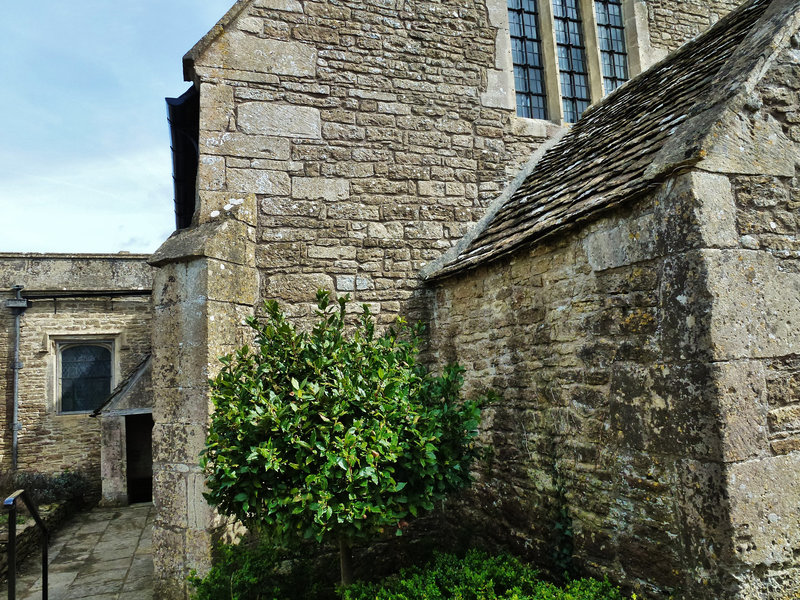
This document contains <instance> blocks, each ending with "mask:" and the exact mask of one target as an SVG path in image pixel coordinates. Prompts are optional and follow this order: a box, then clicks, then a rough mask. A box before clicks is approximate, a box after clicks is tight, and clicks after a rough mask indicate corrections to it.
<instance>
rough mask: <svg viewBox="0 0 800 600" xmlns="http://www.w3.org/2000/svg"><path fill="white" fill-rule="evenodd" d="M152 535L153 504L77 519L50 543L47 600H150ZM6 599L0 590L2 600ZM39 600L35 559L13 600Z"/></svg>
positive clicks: (28, 563)
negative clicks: (15, 599)
mask: <svg viewBox="0 0 800 600" xmlns="http://www.w3.org/2000/svg"><path fill="white" fill-rule="evenodd" d="M152 533H153V505H152V504H136V505H133V506H128V507H124V508H95V509H93V510H91V511H89V512H85V513H81V514H78V515H76V516H75V517H74V518H73V519H72V520H71V521H69V522H68V523H67V524H66V525H65V526H64V527H62V528H61V529H60V530H59V531H57V532H56V534H55V535H54V536H53V537H52V539H51V540H50V548H49V556H48V560H49V561H50V570H49V578H50V582H49V586H48V587H49V598H50V600H76V599H78V598H81V599H82V600H152V598H153V551H152ZM37 556H38V559H39V560H37ZM7 597H8V590H7V588H6V587H5V586H0V600H6V598H7ZM41 597H42V578H41V555H35V556H34V557H32V558H31V559H28V560H27V561H26V562H25V564H24V566H23V568H22V571H21V573H20V574H19V575H18V576H17V599H18V600H39V598H41Z"/></svg>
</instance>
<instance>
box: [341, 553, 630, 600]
mask: <svg viewBox="0 0 800 600" xmlns="http://www.w3.org/2000/svg"><path fill="white" fill-rule="evenodd" d="M538 575H539V574H538V572H537V571H536V570H535V569H533V568H531V567H529V566H527V565H525V564H523V563H521V562H520V561H519V560H517V559H516V558H514V557H512V556H508V555H500V556H489V555H487V554H484V553H483V552H480V551H478V550H470V551H469V552H468V553H467V555H466V556H465V557H464V558H458V557H456V556H454V555H452V554H438V555H437V556H436V558H435V559H434V561H433V562H432V563H431V564H429V565H426V566H425V567H423V568H414V569H408V570H405V571H402V572H401V573H400V574H398V575H396V576H393V577H390V578H388V579H387V580H385V581H383V582H380V583H356V584H354V585H353V586H351V587H350V588H348V589H347V590H346V591H345V593H344V595H343V599H344V600H623V596H622V594H621V592H620V591H619V589H618V588H616V587H614V586H612V585H611V584H610V583H608V581H598V580H596V579H579V580H573V581H571V582H569V583H567V585H566V586H564V587H558V586H555V585H553V584H552V583H548V582H546V581H542V580H541V579H539V577H538Z"/></svg>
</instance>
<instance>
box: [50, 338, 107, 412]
mask: <svg viewBox="0 0 800 600" xmlns="http://www.w3.org/2000/svg"><path fill="white" fill-rule="evenodd" d="M60 360H61V412H86V411H91V410H94V409H95V408H97V407H98V406H100V404H101V403H102V402H103V400H105V399H106V398H107V397H108V395H109V393H110V392H111V350H109V349H108V348H106V347H105V346H96V345H88V344H87V345H80V346H67V347H65V348H63V349H62V350H61V357H60Z"/></svg>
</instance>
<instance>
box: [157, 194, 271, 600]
mask: <svg viewBox="0 0 800 600" xmlns="http://www.w3.org/2000/svg"><path fill="white" fill-rule="evenodd" d="M254 218H255V205H254V202H252V201H250V202H245V203H243V205H240V206H238V207H237V210H236V211H235V214H228V215H227V218H226V219H224V220H220V221H215V222H213V223H206V224H204V225H201V226H199V227H197V228H194V229H190V230H183V231H181V232H178V233H177V234H176V235H174V236H172V237H171V238H170V239H169V240H167V242H165V243H164V244H163V245H162V246H161V248H159V249H158V250H157V251H156V253H155V254H154V255H153V257H152V258H151V263H152V264H154V265H156V266H157V267H158V269H157V270H156V273H155V278H154V284H153V290H154V291H153V304H154V317H153V374H152V377H153V384H154V385H153V392H154V404H153V419H154V421H155V425H154V427H153V500H154V504H155V508H156V515H155V520H154V525H153V545H154V548H153V551H154V556H155V565H156V571H155V590H156V596H157V597H158V598H164V599H173V598H189V591H190V590H189V585H188V582H187V576H188V575H189V573H190V571H191V570H193V569H194V570H197V571H198V572H200V573H204V572H205V571H206V570H207V569H208V568H209V567H210V564H211V551H212V548H213V545H214V543H215V542H216V541H218V540H219V538H221V537H223V536H225V535H227V534H228V533H229V531H228V529H227V527H226V525H227V524H226V523H225V522H224V521H223V520H222V519H220V518H219V517H218V516H217V515H216V514H215V513H214V512H213V511H212V510H211V508H210V507H209V506H208V504H207V503H206V502H205V500H204V499H203V496H202V492H203V491H204V490H205V487H204V480H205V476H204V475H203V473H202V471H201V469H200V451H201V450H202V449H203V447H204V445H205V438H206V428H207V423H208V417H209V414H210V411H211V410H212V407H211V406H210V402H209V398H208V379H209V377H211V376H213V375H214V373H216V372H217V371H218V370H219V367H220V363H219V357H221V356H223V355H225V354H228V353H230V352H232V351H234V350H235V349H236V348H238V347H240V346H241V345H242V344H243V343H244V342H245V341H247V339H246V338H245V337H244V333H245V331H244V329H245V328H243V327H242V323H243V322H244V319H245V318H246V317H248V316H250V315H252V314H253V311H254V306H255V305H256V299H257V297H258V272H257V270H256V268H255V224H254V223H253V220H254ZM240 219H242V220H240ZM244 219H247V221H246V220H244ZM248 221H249V222H248Z"/></svg>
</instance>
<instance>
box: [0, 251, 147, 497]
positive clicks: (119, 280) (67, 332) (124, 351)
mask: <svg viewBox="0 0 800 600" xmlns="http://www.w3.org/2000/svg"><path fill="white" fill-rule="evenodd" d="M144 258H145V257H143V256H139V255H42V254H3V255H0V289H2V290H3V291H2V292H0V302H2V303H3V305H2V306H1V307H0V310H1V311H2V321H0V323H1V324H2V327H3V329H2V333H1V334H0V336H1V337H0V358H2V359H3V363H2V365H3V377H2V379H1V380H0V396H1V397H3V398H4V400H5V401H4V402H3V403H2V406H0V423H2V427H1V429H0V431H1V432H2V435H0V465H2V467H1V468H2V470H7V469H10V467H11V460H12V457H11V422H12V419H13V370H12V368H11V366H12V365H11V363H12V361H13V343H14V334H13V316H12V310H11V309H8V308H6V307H5V305H4V304H5V300H6V299H7V298H11V297H13V295H14V294H13V293H12V292H11V291H10V288H11V287H12V286H13V285H23V286H25V287H24V290H23V295H30V296H31V298H32V299H31V300H30V306H29V308H28V309H27V310H25V312H24V314H23V315H22V318H21V330H20V359H21V361H22V363H23V366H22V368H21V369H20V370H19V406H20V413H19V421H20V423H21V424H22V430H21V431H20V432H19V441H18V449H19V454H18V468H19V469H20V470H23V471H32V472H38V473H54V474H55V473H60V472H61V471H62V470H64V469H69V470H73V471H74V470H80V471H85V472H86V474H87V475H88V476H89V477H90V478H92V479H93V480H94V481H95V482H96V483H97V484H98V486H99V478H100V426H99V423H98V421H97V419H93V418H91V417H89V415H87V414H70V415H62V414H58V409H57V398H56V393H57V392H56V381H57V373H56V366H55V365H56V347H55V346H56V342H57V341H58V340H61V339H79V338H87V337H89V338H91V337H94V338H95V339H101V338H102V339H103V340H110V341H113V342H114V347H115V365H114V370H115V381H116V382H119V381H121V379H123V378H124V377H125V376H126V375H127V374H129V372H130V371H131V370H132V369H134V368H135V367H136V366H137V365H138V364H139V362H140V361H141V360H142V358H143V357H144V356H145V355H146V354H147V353H149V351H150V316H151V308H150V285H151V273H150V268H149V267H148V266H147V265H146V264H145V262H144ZM98 292H99V293H101V294H102V293H103V292H105V293H106V294H107V295H100V296H95V294H97V293H98ZM121 292H122V293H131V292H132V293H134V294H135V295H130V296H128V295H124V296H120V295H118V294H119V293H121ZM82 294H85V295H82Z"/></svg>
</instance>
